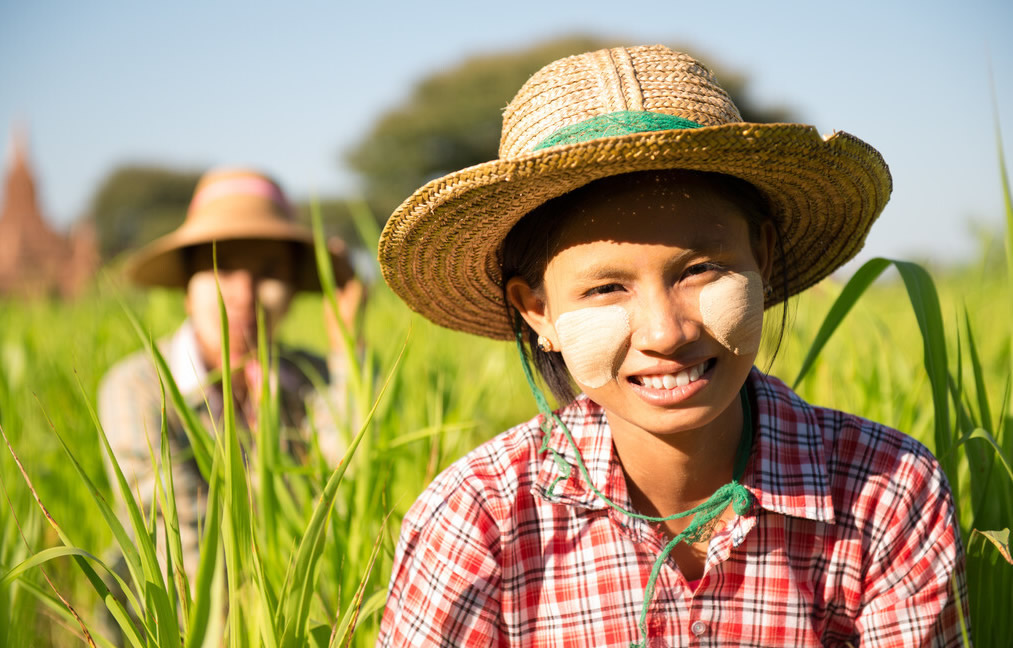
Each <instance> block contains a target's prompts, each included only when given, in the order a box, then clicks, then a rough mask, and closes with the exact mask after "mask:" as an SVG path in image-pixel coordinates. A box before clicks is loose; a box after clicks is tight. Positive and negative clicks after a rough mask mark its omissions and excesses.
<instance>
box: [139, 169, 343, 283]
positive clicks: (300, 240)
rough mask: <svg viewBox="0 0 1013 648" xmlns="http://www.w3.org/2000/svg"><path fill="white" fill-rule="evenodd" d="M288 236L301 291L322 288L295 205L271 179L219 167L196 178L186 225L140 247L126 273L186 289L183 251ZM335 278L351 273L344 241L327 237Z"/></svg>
mask: <svg viewBox="0 0 1013 648" xmlns="http://www.w3.org/2000/svg"><path fill="white" fill-rule="evenodd" d="M242 240H271V241H289V242H292V243H295V244H298V246H297V247H299V248H301V250H300V252H299V253H298V254H297V255H296V257H295V258H294V259H293V261H294V263H295V275H294V276H295V281H294V284H293V287H294V288H295V289H297V290H320V282H319V278H318V275H317V267H316V259H315V256H314V252H313V234H312V232H311V231H310V230H309V228H307V227H305V226H303V225H301V224H299V223H297V222H296V221H295V219H294V214H293V210H292V207H291V205H290V204H289V202H288V200H287V199H286V198H285V195H284V193H283V192H282V190H281V188H280V187H279V186H278V184H277V183H276V182H275V181H273V180H272V179H271V178H269V177H267V176H266V175H263V174H261V173H258V172H256V171H252V170H249V169H219V170H213V171H209V172H207V173H206V174H204V175H203V176H202V177H201V179H200V181H199V182H198V183H197V188H196V189H195V190H194V194H193V198H192V199H191V201H190V207H189V209H188V210H187V214H186V219H185V220H184V221H183V224H182V225H180V226H179V227H178V228H176V229H175V230H173V231H172V232H170V233H168V234H166V235H165V236H162V237H160V238H158V239H155V240H154V241H152V242H151V243H149V244H148V245H146V246H145V247H143V248H141V249H140V250H138V251H137V252H136V253H135V254H134V255H133V256H132V257H131V258H130V259H129V260H128V262H127V268H126V269H127V275H128V276H129V277H130V278H131V279H132V280H133V281H135V282H136V283H139V284H143V285H148V286H166V287H178V288H185V287H186V284H187V281H189V279H190V276H189V273H188V271H187V268H186V267H185V263H184V255H183V254H182V250H183V249H185V248H188V247H192V246H195V245H203V244H207V243H212V242H218V243H224V242H226V241H242ZM328 247H329V248H330V252H331V257H332V260H333V263H334V274H335V280H336V281H337V283H338V284H339V285H340V284H343V283H344V282H345V281H346V280H347V279H348V278H350V277H351V276H352V268H351V265H350V262H349V259H348V254H347V251H346V249H345V247H344V244H343V243H342V242H341V241H340V240H338V239H334V240H332V241H329V242H328Z"/></svg>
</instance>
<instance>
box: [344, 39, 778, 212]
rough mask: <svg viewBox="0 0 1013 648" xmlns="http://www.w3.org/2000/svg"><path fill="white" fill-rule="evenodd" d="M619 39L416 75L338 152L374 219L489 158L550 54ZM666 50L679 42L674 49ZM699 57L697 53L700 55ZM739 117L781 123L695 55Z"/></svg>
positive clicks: (559, 42) (560, 42)
mask: <svg viewBox="0 0 1013 648" xmlns="http://www.w3.org/2000/svg"><path fill="white" fill-rule="evenodd" d="M618 44H620V42H619V41H617V40H614V39H602V38H597V37H591V36H579V35H578V36H569V37H565V38H559V39H555V40H552V41H548V42H545V43H542V44H539V45H536V46H534V47H531V48H528V49H525V50H522V51H516V52H505V53H495V54H486V55H480V56H474V57H471V58H468V59H466V60H465V61H463V62H462V63H461V64H460V65H457V66H455V67H453V68H451V69H448V70H443V71H440V72H437V73H435V74H433V75H431V76H429V77H427V78H425V79H423V80H422V81H420V82H419V83H418V84H417V85H416V86H415V87H414V89H413V90H412V91H411V93H410V94H409V95H408V96H407V97H406V98H405V100H404V101H403V102H402V103H400V104H399V105H397V106H394V107H393V108H391V109H390V110H388V111H387V112H385V113H384V114H382V115H381V116H380V117H379V119H378V120H377V121H376V123H375V125H374V126H373V128H372V130H370V131H369V132H368V133H367V134H366V135H365V136H364V137H363V138H362V139H361V140H360V141H359V143H358V144H356V145H355V146H354V148H352V149H351V150H350V151H349V152H348V153H347V155H346V161H347V163H348V165H349V166H350V167H351V168H352V169H353V170H354V171H355V172H356V173H358V174H359V176H360V178H361V179H362V184H363V186H362V190H363V194H364V195H365V196H366V199H367V201H368V202H369V204H370V206H371V208H372V209H373V212H374V214H376V216H377V218H378V219H379V220H380V221H381V222H382V221H384V220H386V218H387V216H388V215H389V214H390V213H391V211H393V209H394V208H395V207H396V206H397V205H398V204H399V203H400V201H401V200H403V199H405V198H407V197H408V196H409V195H410V194H411V192H412V191H414V190H415V189H417V188H418V187H420V186H421V185H423V184H425V183H426V182H427V181H429V180H431V179H433V178H437V177H440V176H442V175H444V174H447V173H450V172H452V171H455V170H457V169H462V168H464V167H466V166H470V165H473V164H478V163H480V162H486V161H488V160H492V159H494V158H496V157H497V151H498V148H499V136H500V128H501V126H502V113H503V109H504V108H505V107H506V105H507V103H509V101H510V99H512V98H513V96H514V94H515V93H516V92H517V90H518V89H519V88H520V87H521V85H523V83H524V82H525V81H527V79H528V78H529V77H530V76H531V75H532V74H533V73H534V72H536V71H537V70H538V69H539V68H541V67H542V66H544V65H546V64H547V63H550V62H552V61H554V60H556V59H559V58H562V57H564V56H569V55H572V54H579V53H581V52H587V51H591V50H595V49H600V48H602V47H614V46H616V45H618ZM674 49H681V50H683V51H685V49H684V48H681V47H675V48H674ZM701 58H703V57H701ZM703 60H704V61H705V62H707V64H708V65H709V66H710V67H711V70H712V71H713V72H714V73H715V74H716V75H717V77H718V79H719V81H720V82H721V84H722V86H723V87H724V88H725V90H727V91H728V93H729V94H730V95H731V96H732V98H733V100H734V101H735V103H736V105H737V106H738V107H739V110H740V111H741V112H742V116H743V118H744V119H746V120H747V121H756V122H774V121H786V120H787V119H788V118H789V116H790V113H789V111H787V110H786V109H784V108H782V107H762V106H757V105H756V104H755V102H753V101H751V100H750V99H749V97H748V96H747V95H746V93H745V88H746V78H745V77H744V76H743V75H742V74H739V73H735V72H733V71H730V70H726V69H725V68H723V67H719V66H717V65H715V64H714V62H713V61H712V60H711V59H709V58H703Z"/></svg>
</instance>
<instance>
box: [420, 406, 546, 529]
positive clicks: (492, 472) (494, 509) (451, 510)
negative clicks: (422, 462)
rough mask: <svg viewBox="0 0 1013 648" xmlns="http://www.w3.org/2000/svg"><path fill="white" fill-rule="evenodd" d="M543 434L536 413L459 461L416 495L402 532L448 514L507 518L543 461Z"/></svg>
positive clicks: (495, 519)
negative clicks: (416, 497)
mask: <svg viewBox="0 0 1013 648" xmlns="http://www.w3.org/2000/svg"><path fill="white" fill-rule="evenodd" d="M564 411H565V410H564ZM541 440H542V431H541V429H540V428H539V417H535V418H533V419H531V420H529V421H526V422H525V423H521V424H520V425H517V426H514V427H513V428H510V429H509V430H507V431H505V432H502V433H501V434H499V435H497V436H496V437H494V438H493V439H491V440H489V441H487V442H485V443H483V444H482V445H480V446H478V447H477V448H475V449H474V450H472V451H471V452H469V453H468V454H467V455H465V456H464V457H461V458H460V459H458V460H457V461H455V462H454V463H453V464H451V465H450V466H449V467H448V468H446V469H445V470H444V471H443V472H441V473H440V474H439V475H437V477H436V478H435V479H434V480H433V481H432V482H431V483H430V484H429V486H428V487H427V488H426V489H425V491H423V493H422V494H421V495H420V496H419V498H418V499H417V500H416V502H415V504H414V505H413V506H412V507H411V509H410V510H409V512H408V513H407V515H406V516H405V519H404V522H403V526H402V534H404V533H405V532H406V531H407V532H409V533H410V532H411V530H412V529H415V530H417V531H419V532H422V531H423V530H424V529H426V528H427V527H430V526H433V525H435V524H438V520H440V519H442V518H446V517H448V516H449V517H457V516H459V515H467V516H469V517H472V518H475V517H476V516H481V517H483V518H485V519H486V521H487V522H489V523H493V524H496V525H497V526H499V525H500V524H503V523H505V522H506V520H507V519H509V518H510V517H512V516H513V515H514V513H515V508H516V506H517V504H518V500H519V499H521V498H525V497H528V496H529V495H530V490H531V487H532V485H533V484H534V481H535V479H536V478H537V475H538V470H539V466H540V465H541V462H542V453H541V451H540V448H541ZM473 521H476V522H477V521H478V520H473Z"/></svg>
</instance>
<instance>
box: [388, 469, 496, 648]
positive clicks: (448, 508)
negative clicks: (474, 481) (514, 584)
mask: <svg viewBox="0 0 1013 648" xmlns="http://www.w3.org/2000/svg"><path fill="white" fill-rule="evenodd" d="M444 483H446V482H444ZM443 493H446V494H447V496H446V497H444V495H443ZM479 495H480V494H479V493H476V492H475V491H474V490H473V488H471V487H470V486H469V485H468V480H461V483H456V484H455V485H454V487H453V488H450V487H445V488H444V489H443V490H442V491H441V490H437V489H433V488H432V487H431V488H430V490H427V492H426V493H424V494H423V496H422V497H421V498H420V499H419V501H417V502H416V503H415V505H414V506H412V508H411V510H409V512H408V514H407V515H406V516H405V519H404V522H403V524H402V527H401V538H400V541H399V542H398V549H397V552H396V555H395V559H394V566H393V570H392V572H391V581H390V588H389V592H388V597H387V606H386V609H385V611H384V615H383V620H382V622H381V626H380V634H379V639H378V642H377V645H378V646H381V647H387V646H447V647H450V646H454V647H456V646H491V645H495V644H496V642H497V636H498V634H499V633H498V629H499V619H500V589H501V569H500V561H499V556H500V549H499V547H500V533H499V528H498V526H497V525H496V523H495V520H494V519H493V517H492V516H491V515H490V514H489V511H488V510H487V507H485V506H484V505H483V503H482V501H481V497H480V496H479Z"/></svg>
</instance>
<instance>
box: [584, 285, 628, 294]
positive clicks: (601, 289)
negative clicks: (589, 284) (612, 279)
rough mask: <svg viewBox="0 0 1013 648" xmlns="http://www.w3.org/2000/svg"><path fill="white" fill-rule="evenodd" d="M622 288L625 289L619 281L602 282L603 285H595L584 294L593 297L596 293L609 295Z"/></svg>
mask: <svg viewBox="0 0 1013 648" xmlns="http://www.w3.org/2000/svg"><path fill="white" fill-rule="evenodd" d="M620 290H623V287H622V285H621V284H617V283H609V284H602V285H601V286H595V287H594V288H591V289H590V290H588V291H586V292H585V293H584V296H585V297H593V296H595V295H607V294H609V293H613V292H618V291H620Z"/></svg>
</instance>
